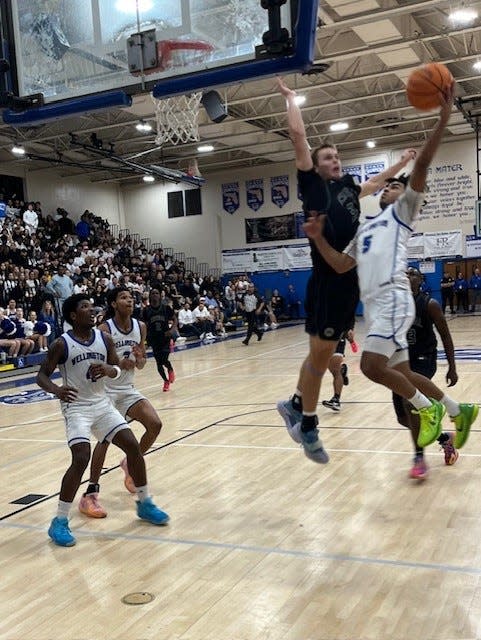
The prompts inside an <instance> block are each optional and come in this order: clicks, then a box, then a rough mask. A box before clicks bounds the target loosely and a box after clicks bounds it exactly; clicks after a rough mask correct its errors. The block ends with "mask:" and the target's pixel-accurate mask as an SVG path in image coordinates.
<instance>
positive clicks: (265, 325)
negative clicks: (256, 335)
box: [264, 322, 269, 331]
mask: <svg viewBox="0 0 481 640" xmlns="http://www.w3.org/2000/svg"><path fill="white" fill-rule="evenodd" d="M268 329H269V325H268V324H267V322H266V323H264V331H267V330H268Z"/></svg>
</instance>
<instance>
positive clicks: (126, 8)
mask: <svg viewBox="0 0 481 640" xmlns="http://www.w3.org/2000/svg"><path fill="white" fill-rule="evenodd" d="M137 4H138V7H139V13H142V12H144V11H150V9H152V7H153V6H154V3H153V2H152V0H117V2H116V3H115V8H116V9H117V11H120V12H121V13H137Z"/></svg>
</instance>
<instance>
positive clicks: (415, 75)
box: [406, 62, 453, 111]
mask: <svg viewBox="0 0 481 640" xmlns="http://www.w3.org/2000/svg"><path fill="white" fill-rule="evenodd" d="M452 81H453V76H452V75H451V71H449V69H448V68H447V67H445V66H444V64H441V63H440V62H430V63H429V64H424V65H423V66H422V67H418V68H417V69H415V70H414V71H413V72H412V73H411V75H410V76H409V78H408V83H407V87H406V91H407V94H408V100H409V104H411V105H412V106H413V107H415V108H416V109H419V110H420V111H430V110H431V109H435V108H436V107H439V104H440V102H439V92H440V91H441V92H444V91H446V89H447V88H448V87H449V86H450V85H451V83H452Z"/></svg>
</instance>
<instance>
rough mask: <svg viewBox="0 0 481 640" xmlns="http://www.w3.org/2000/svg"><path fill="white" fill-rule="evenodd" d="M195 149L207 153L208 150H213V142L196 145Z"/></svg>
mask: <svg viewBox="0 0 481 640" xmlns="http://www.w3.org/2000/svg"><path fill="white" fill-rule="evenodd" d="M197 151H198V152H199V153H208V152H209V151H214V145H213V144H201V145H200V146H199V147H197Z"/></svg>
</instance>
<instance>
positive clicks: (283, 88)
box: [277, 76, 297, 98]
mask: <svg viewBox="0 0 481 640" xmlns="http://www.w3.org/2000/svg"><path fill="white" fill-rule="evenodd" d="M277 88H278V89H279V91H280V93H282V95H283V96H284V97H285V98H290V97H292V98H295V97H296V96H297V93H296V92H295V91H294V90H293V89H289V87H288V86H287V85H286V83H285V82H284V80H283V78H281V77H280V76H277Z"/></svg>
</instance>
